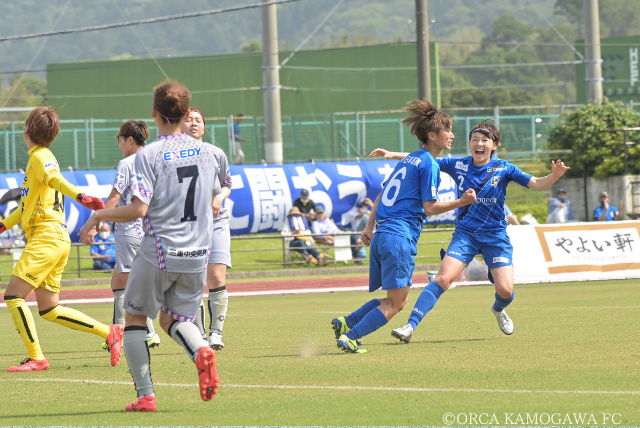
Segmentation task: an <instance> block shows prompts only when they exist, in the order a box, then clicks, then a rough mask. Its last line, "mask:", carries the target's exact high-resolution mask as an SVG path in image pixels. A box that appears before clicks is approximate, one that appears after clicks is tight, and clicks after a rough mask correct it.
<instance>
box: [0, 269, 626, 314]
mask: <svg viewBox="0 0 640 428" xmlns="http://www.w3.org/2000/svg"><path fill="white" fill-rule="evenodd" d="M632 278H633V277H629V276H624V277H619V278H606V280H624V279H632ZM602 280H604V278H598V277H596V278H589V279H586V278H583V279H581V280H576V279H562V280H554V281H553V282H591V281H602ZM551 282H552V281H550V280H547V279H541V280H528V281H516V282H515V283H516V284H520V285H521V284H546V283H551ZM427 285H428V284H426V283H415V284H413V285H412V288H415V289H420V288H425V287H426V286H427ZM479 285H487V286H489V285H490V286H492V285H493V284H491V283H490V282H489V281H464V282H454V283H453V284H451V286H450V287H449V289H452V288H456V287H473V286H479ZM347 291H369V287H368V286H365V285H360V286H354V287H331V288H329V287H324V288H308V289H293V290H265V291H238V292H233V293H229V297H255V296H279V295H282V294H312V293H335V292H347ZM203 297H208V294H205V295H204V296H203ZM112 302H113V297H104V298H99V299H69V300H60V302H59V303H60V304H62V305H77V304H95V303H112ZM37 305H38V304H37V303H36V302H27V306H37ZM6 307H7V304H6V303H0V308H6ZM625 308H627V307H626V306H625ZM544 309H556V308H544ZM562 309H576V308H562ZM585 309H589V308H585ZM612 309H615V308H613V307H612Z"/></svg>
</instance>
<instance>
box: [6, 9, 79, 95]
mask: <svg viewBox="0 0 640 428" xmlns="http://www.w3.org/2000/svg"><path fill="white" fill-rule="evenodd" d="M70 4H71V0H69V1H68V2H67V4H66V5H65V6H64V9H62V12H60V15H58V19H56V22H55V23H54V24H53V27H52V28H53V29H55V28H56V27H57V26H58V24H59V23H60V19H62V16H63V15H64V13H65V12H66V11H67V8H68V7H69V5H70ZM48 40H49V37H46V38H45V39H44V40H43V41H42V44H40V47H39V48H38V50H37V51H36V53H35V54H34V55H33V58H31V62H30V63H29V65H28V66H27V70H29V69H30V68H31V66H32V65H33V63H34V62H35V60H36V58H37V57H38V55H40V51H42V48H44V45H46V44H47V41H48ZM24 75H25V73H22V74H21V75H20V78H19V79H18V81H17V82H15V83H14V84H13V85H12V87H11V92H9V96H7V99H6V100H4V103H2V107H6V106H7V103H8V102H9V100H11V97H13V94H15V92H16V90H17V89H18V86H20V84H21V83H22V80H23V79H24Z"/></svg>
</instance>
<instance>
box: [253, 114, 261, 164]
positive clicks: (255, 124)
mask: <svg viewBox="0 0 640 428" xmlns="http://www.w3.org/2000/svg"><path fill="white" fill-rule="evenodd" d="M253 137H254V139H255V144H254V145H255V147H256V162H259V161H260V159H262V156H260V144H258V138H259V134H258V116H253Z"/></svg>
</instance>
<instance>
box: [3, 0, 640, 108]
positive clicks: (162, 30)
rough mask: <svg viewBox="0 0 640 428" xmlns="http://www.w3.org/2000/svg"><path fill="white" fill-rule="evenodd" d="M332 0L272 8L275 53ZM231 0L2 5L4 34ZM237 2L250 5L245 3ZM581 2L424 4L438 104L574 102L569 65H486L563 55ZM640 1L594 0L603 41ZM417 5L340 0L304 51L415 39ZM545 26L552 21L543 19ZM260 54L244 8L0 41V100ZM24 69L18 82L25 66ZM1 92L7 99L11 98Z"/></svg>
mask: <svg viewBox="0 0 640 428" xmlns="http://www.w3.org/2000/svg"><path fill="white" fill-rule="evenodd" d="M338 1H339V0H313V1H310V0H302V1H299V2H293V3H290V4H284V5H281V6H279V7H278V31H279V39H280V47H281V49H282V50H292V49H294V48H295V47H297V46H298V45H299V44H300V43H301V41H302V40H304V38H305V37H306V36H307V35H309V34H310V33H311V31H313V29H314V28H315V27H316V26H317V25H318V23H319V22H320V21H322V19H323V18H324V17H325V16H326V15H327V13H328V11H329V10H331V9H332V8H333V6H334V5H336V4H337V3H338ZM239 3H241V2H238V1H232V0H193V1H191V2H189V3H188V4H184V3H175V2H170V1H167V0H153V1H152V0H130V1H127V2H125V1H123V0H109V1H97V0H90V1H83V2H79V1H77V0H75V1H74V0H51V1H47V2H42V1H37V0H22V1H20V2H9V1H6V0H5V1H1V2H0V5H1V7H2V14H0V36H8V35H16V34H28V33H35V32H42V31H50V30H54V29H68V28H77V27H83V26H91V25H100V24H106V23H112V22H122V21H129V20H135V19H143V18H149V17H156V16H166V15H172V14H180V13H186V12H195V11H201V10H209V9H222V8H225V7H230V6H237V5H238V4H239ZM242 3H243V4H248V3H257V0H245V1H244V2H242ZM582 3H583V2H582V0H429V19H430V21H431V22H430V35H431V38H432V40H437V41H439V42H440V45H439V46H440V63H441V65H442V66H443V69H442V71H441V82H442V87H443V104H444V105H445V106H450V107H453V106H479V105H484V106H486V105H494V104H502V105H505V104H511V105H513V104H531V103H568V102H574V101H575V68H574V66H572V65H530V66H519V67H509V66H503V67H492V68H489V67H486V68H478V67H477V66H480V65H487V64H490V65H501V64H503V65H508V64H513V63H529V64H530V63H541V62H551V61H571V60H574V59H575V54H574V52H573V51H572V49H571V48H570V47H569V46H567V45H566V44H565V43H564V42H563V41H562V39H561V38H560V37H559V36H558V34H557V33H556V31H559V32H560V33H562V34H563V35H564V37H565V38H566V39H567V40H569V41H571V42H573V41H574V40H577V39H579V38H580V37H581V25H582V18H581V17H582ZM636 3H637V0H600V8H601V13H600V17H601V29H602V36H603V37H606V36H626V35H636V34H640V26H638V25H637V22H639V21H640V8H637V7H636V6H637V4H636ZM414 6H415V2H414V1H413V0H386V1H367V0H346V1H344V3H343V4H341V5H340V7H338V9H337V10H336V12H335V13H334V14H333V15H332V16H331V17H330V18H329V19H328V20H327V22H326V24H325V25H324V26H323V27H322V28H321V29H320V30H319V31H318V33H317V34H316V35H315V36H314V37H313V38H311V40H310V41H309V42H308V43H307V44H306V45H305V46H304V48H305V49H318V48H326V47H347V46H361V45H371V44H380V43H395V42H403V41H413V40H415V22H414V19H415V18H414ZM549 22H550V23H551V24H553V26H554V27H555V28H552V27H551V26H550V25H549ZM260 51H261V12H260V10H259V9H250V10H246V11H238V12H231V13H223V14H218V15H210V16H203V17H198V18H191V19H186V20H177V21H171V22H164V23H157V24H147V25H140V26H135V27H124V28H116V29H109V30H103V31H95V32H87V33H79V34H68V35H58V36H51V37H48V38H33V39H27V40H19V41H10V42H0V57H1V58H2V62H0V79H1V80H0V106H2V105H5V106H22V105H33V104H40V103H43V102H45V101H46V99H45V96H46V82H44V80H42V79H44V78H45V74H44V70H45V67H46V64H48V63H61V62H77V61H94V60H108V59H126V58H144V57H150V56H154V57H170V56H173V57H175V56H186V55H211V54H223V53H237V52H244V53H246V54H256V55H257V54H259V52H260ZM23 71H27V72H28V73H27V74H26V77H24V78H21V77H20V76H21V72H23ZM9 94H12V96H11V98H10V99H9V100H8V101H7V98H8V96H9Z"/></svg>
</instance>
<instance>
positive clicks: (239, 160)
mask: <svg viewBox="0 0 640 428" xmlns="http://www.w3.org/2000/svg"><path fill="white" fill-rule="evenodd" d="M243 120H244V115H243V114H242V113H238V115H237V116H236V120H235V121H234V122H233V138H234V140H235V141H234V144H233V161H234V163H235V164H236V165H242V164H243V163H244V152H243V151H242V146H241V145H240V143H246V142H247V140H245V139H244V138H242V137H241V136H240V124H241V123H242V121H243Z"/></svg>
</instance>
